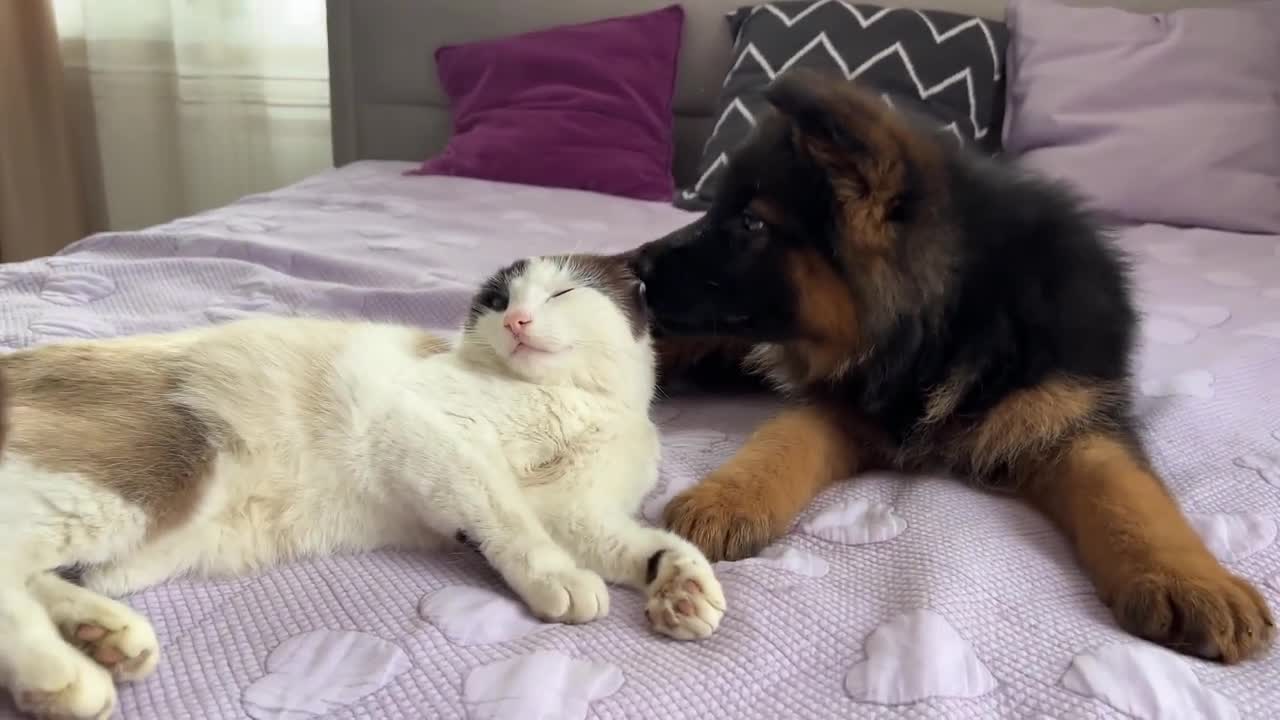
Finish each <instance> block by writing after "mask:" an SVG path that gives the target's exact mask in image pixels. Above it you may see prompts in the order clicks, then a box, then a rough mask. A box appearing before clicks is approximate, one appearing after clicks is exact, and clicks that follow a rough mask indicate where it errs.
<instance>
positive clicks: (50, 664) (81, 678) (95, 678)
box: [11, 647, 116, 720]
mask: <svg viewBox="0 0 1280 720" xmlns="http://www.w3.org/2000/svg"><path fill="white" fill-rule="evenodd" d="M67 651H68V652H69V653H72V654H71V655H70V656H69V657H67V656H62V653H55V654H48V655H44V656H42V657H38V658H24V659H22V660H21V661H20V663H21V666H20V667H19V668H18V673H19V674H18V677H17V678H16V679H15V680H14V681H13V687H12V688H11V689H12V691H13V699H14V704H15V705H17V706H18V710H20V711H22V712H24V713H26V714H28V715H30V716H32V717H35V718H41V720H44V719H46V718H47V719H50V720H52V719H54V718H56V719H57V720H107V718H110V717H111V715H112V712H113V710H114V709H115V705H116V687H115V683H114V682H112V680H111V675H110V674H108V672H107V671H106V670H105V669H103V668H101V667H99V666H98V665H95V664H94V663H92V662H90V661H89V659H88V658H85V657H83V656H81V655H79V654H78V653H76V652H75V651H74V650H72V649H71V648H70V647H68V648H67ZM60 656H61V657H60Z"/></svg>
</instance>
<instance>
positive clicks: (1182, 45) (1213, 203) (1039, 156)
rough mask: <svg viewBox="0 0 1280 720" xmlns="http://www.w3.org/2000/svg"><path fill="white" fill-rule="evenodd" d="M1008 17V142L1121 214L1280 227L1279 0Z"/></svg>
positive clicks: (1023, 0) (1029, 10)
mask: <svg viewBox="0 0 1280 720" xmlns="http://www.w3.org/2000/svg"><path fill="white" fill-rule="evenodd" d="M1008 24H1009V28H1010V42H1009V53H1008V55H1009V80H1008V105H1007V108H1006V111H1005V132H1004V145H1005V148H1006V149H1007V150H1008V151H1009V152H1011V153H1014V154H1018V155H1021V157H1022V159H1023V161H1024V162H1025V163H1026V164H1027V165H1029V166H1030V167H1032V168H1034V169H1037V170H1040V171H1042V172H1044V173H1046V174H1048V175H1052V176H1056V177H1059V178H1063V179H1066V180H1069V181H1071V182H1072V183H1073V184H1074V185H1076V187H1077V188H1078V189H1079V190H1080V191H1081V192H1083V193H1084V194H1085V196H1086V197H1087V198H1089V199H1090V200H1091V201H1092V202H1093V205H1094V207H1095V208H1096V209H1098V210H1099V211H1101V213H1102V214H1104V215H1106V216H1109V217H1111V218H1112V219H1115V220H1119V221H1128V222H1154V223H1164V224H1169V225H1183V226H1198V227H1209V228H1217V229H1221V230H1231V231H1236V232H1259V233H1280V2H1275V1H1274V0H1267V1H1266V2H1252V3H1246V2H1241V3H1234V4H1233V5H1232V6H1231V7H1219V8H1205V9H1185V10H1177V11H1174V12H1169V13H1160V14H1152V15H1143V14H1137V13H1132V12H1126V11H1123V10H1115V9H1110V8H1077V7H1067V6H1064V5H1059V4H1057V3H1055V2H1050V1H1048V0H1012V1H1011V2H1010V4H1009V14H1008Z"/></svg>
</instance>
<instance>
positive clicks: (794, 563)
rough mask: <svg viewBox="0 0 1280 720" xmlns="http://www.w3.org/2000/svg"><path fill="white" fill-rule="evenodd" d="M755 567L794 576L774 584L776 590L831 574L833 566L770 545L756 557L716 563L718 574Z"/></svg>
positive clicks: (810, 555)
mask: <svg viewBox="0 0 1280 720" xmlns="http://www.w3.org/2000/svg"><path fill="white" fill-rule="evenodd" d="M753 567H766V568H773V569H776V570H783V571H785V572H787V573H788V574H790V575H791V576H792V578H793V580H791V581H785V580H784V581H782V582H781V583H780V584H779V583H773V587H774V588H775V589H782V588H787V587H791V586H793V585H796V584H798V583H799V582H803V581H804V580H805V579H808V578H820V577H823V576H825V575H826V574H827V573H829V572H831V564H830V563H828V562H827V561H826V560H823V559H822V558H820V557H818V556H817V555H814V554H813V553H811V552H807V551H805V550H801V549H800V548H795V547H787V546H785V545H770V546H769V547H767V548H765V549H764V550H761V551H760V554H758V555H756V556H755V557H749V558H745V559H742V560H735V561H733V562H720V563H716V572H717V573H721V572H723V573H733V572H738V571H743V570H747V569H750V568H753Z"/></svg>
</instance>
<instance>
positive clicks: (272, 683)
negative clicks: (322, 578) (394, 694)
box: [241, 630, 410, 720]
mask: <svg viewBox="0 0 1280 720" xmlns="http://www.w3.org/2000/svg"><path fill="white" fill-rule="evenodd" d="M409 667H410V662H409V656H408V655H406V654H405V652H404V650H401V649H400V647H399V646H398V645H396V644H394V643H390V642H387V641H386V640H383V639H382V638H380V637H377V636H376V635H370V634H369V633H363V632H354V631H350V630H313V631H311V632H308V633H303V634H302V635H295V636H294V637H291V638H289V639H288V640H286V641H284V642H283V643H281V644H280V646H279V647H277V648H276V649H275V650H273V651H272V652H271V655H269V656H268V657H267V674H266V675H265V676H263V677H261V678H259V679H258V680H257V681H256V682H254V683H253V684H252V685H250V686H249V687H247V688H245V690H244V694H243V695H242V696H241V701H242V703H243V705H244V710H245V713H246V714H248V715H249V717H251V718H253V719H254V720H301V719H302V718H311V717H317V716H320V715H328V714H329V713H331V712H333V711H334V710H336V709H337V708H340V707H343V706H346V705H350V704H352V703H354V702H356V701H357V700H359V699H360V698H363V697H365V696H366V695H369V694H370V693H373V692H376V691H378V690H381V689H382V688H383V687H385V686H386V685H387V684H388V683H390V682H391V681H392V680H394V679H395V678H396V677H397V676H398V675H400V674H401V673H403V672H405V671H406V670H408V669H409Z"/></svg>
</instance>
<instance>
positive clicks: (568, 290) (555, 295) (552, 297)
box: [549, 288, 577, 300]
mask: <svg viewBox="0 0 1280 720" xmlns="http://www.w3.org/2000/svg"><path fill="white" fill-rule="evenodd" d="M576 289H577V288H567V289H564V290H561V291H560V292H557V293H551V297H550V298H549V299H551V300H554V299H555V298H558V297H560V296H561V295H564V294H565V293H568V292H570V291H572V290H576Z"/></svg>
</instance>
